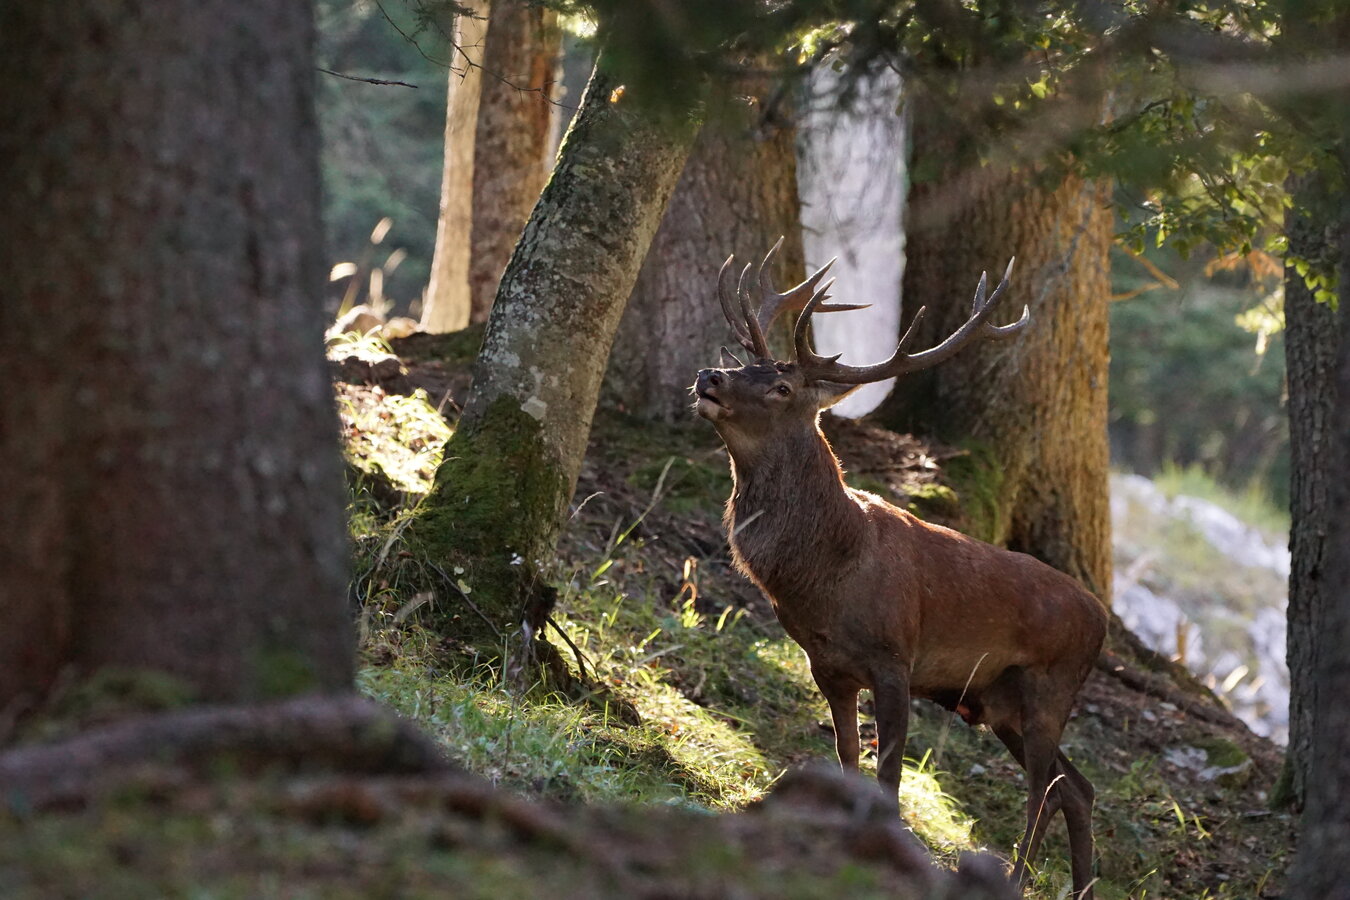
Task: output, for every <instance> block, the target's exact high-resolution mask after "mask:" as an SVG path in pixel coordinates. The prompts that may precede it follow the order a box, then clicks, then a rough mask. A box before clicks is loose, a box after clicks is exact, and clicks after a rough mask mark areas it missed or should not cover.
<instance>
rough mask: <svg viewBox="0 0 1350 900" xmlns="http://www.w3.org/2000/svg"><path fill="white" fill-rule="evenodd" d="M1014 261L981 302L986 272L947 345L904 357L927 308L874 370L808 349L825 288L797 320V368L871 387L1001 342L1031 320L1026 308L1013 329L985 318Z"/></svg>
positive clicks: (815, 375) (822, 377) (826, 378)
mask: <svg viewBox="0 0 1350 900" xmlns="http://www.w3.org/2000/svg"><path fill="white" fill-rule="evenodd" d="M1014 262H1016V258H1015V257H1014V258H1013V259H1010V260H1008V268H1007V270H1006V271H1004V273H1003V280H1002V281H1000V282H999V283H998V287H996V288H994V293H992V294H990V295H989V296H988V298H986V297H985V292H986V290H987V289H988V282H989V278H988V273H987V272H985V273H981V275H980V284H979V286H978V287H977V288H976V289H975V300H974V302H973V304H972V307H973V309H972V312H971V315H970V318H969V319H967V320H966V321H965V324H963V325H962V326H961V327H960V328H958V329H956V331H954V332H952V334H951V335H950V336H949V337H948V338H947V339H946V340H945V341H943V342H942V343H940V344H938V345H937V346H936V347H932V348H930V349H928V350H924V351H923V352H921V353H910V352H908V351H909V345H910V344H911V343H912V342H913V340H914V337H915V335H916V334H917V333H918V325H919V322H920V321H921V320H922V319H923V316H924V313H925V312H926V311H927V307H920V308H919V311H918V312H916V313H915V314H914V319H913V321H912V322H910V324H909V328H908V329H907V330H906V331H905V334H904V337H902V338H900V343H899V345H898V346H897V347H896V348H895V353H894V355H892V356H891V358H890V359H888V360H887V361H886V362H884V363H878V364H876V365H873V366H848V365H844V364H842V363H840V362H838V361H837V360H838V359H839V357H838V356H837V355H836V356H829V357H826V356H817V355H816V353H815V351H814V350H812V349H811V336H810V323H811V313H813V312H815V311H816V310H817V309H818V308H820V306H819V305H820V303H821V302H823V301H824V300H826V299H827V297H828V295H827V294H826V291H827V290H828V289H829V285H828V284H827V285H825V286H824V287H823V288H821V289H820V290H818V291H816V292H815V293H814V294H813V295H812V296H811V299H810V300H808V301H807V303H806V306H805V308H804V309H803V310H802V314H801V315H800V316H798V317H797V326H796V328H795V329H794V331H793V340H794V343H795V344H796V346H797V364H798V365H799V366H801V367H802V368H803V369H805V370H806V371H807V374H808V376H809V377H811V378H814V379H817V380H819V381H834V382H838V383H840V384H870V383H871V382H873V381H882V380H884V379H887V378H894V377H895V376H897V375H906V374H908V373H910V372H917V371H919V370H920V369H926V368H928V367H929V366H935V365H937V364H938V363H940V362H942V361H943V360H945V359H947V358H949V357H951V356H952V355H953V354H955V353H956V352H957V351H958V350H960V349H961V348H962V347H963V346H965V345H966V344H967V343H970V342H971V341H973V340H976V339H979V340H986V339H993V340H1000V339H1003V338H1007V337H1011V336H1012V335H1014V334H1016V333H1017V332H1019V331H1021V330H1022V329H1023V328H1025V327H1026V325H1027V323H1028V322H1030V321H1031V309H1030V308H1029V307H1026V306H1023V307H1022V317H1021V318H1020V319H1018V320H1017V321H1016V322H1013V323H1012V324H1011V325H993V324H991V323H990V322H989V317H990V315H992V314H993V312H994V306H995V304H997V302H998V298H999V297H1000V296H1001V295H1002V294H1003V290H1004V288H1006V287H1007V286H1008V279H1009V278H1010V277H1012V270H1013V263H1014ZM836 308H840V307H836Z"/></svg>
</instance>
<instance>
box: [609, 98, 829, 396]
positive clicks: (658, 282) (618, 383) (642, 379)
mask: <svg viewBox="0 0 1350 900" xmlns="http://www.w3.org/2000/svg"><path fill="white" fill-rule="evenodd" d="M755 87H757V88H758V93H759V94H760V95H763V94H764V93H766V91H765V88H766V87H767V86H766V85H763V84H761V85H757V86H755ZM759 109H760V107H759V106H758V105H752V106H749V107H741V108H740V109H737V110H728V111H726V114H725V115H724V116H722V117H720V118H719V119H716V120H713V121H710V122H709V123H708V125H707V126H705V127H704V129H703V131H702V132H701V133H700V135H699V138H698V141H697V142H696V143H695V145H694V150H693V152H692V153H691V154H690V156H689V160H688V162H687V163H686V164H685V167H684V172H683V174H682V175H681V176H680V181H679V184H678V185H677V186H676V188H675V193H674V195H673V196H672V197H671V200H670V208H669V209H668V210H667V211H666V215H665V218H664V219H662V221H661V227H660V229H658V230H657V232H656V238H655V239H654V240H653V241H652V246H651V249H650V250H649V251H647V258H646V259H645V260H643V263H642V271H641V273H640V274H639V275H638V280H637V285H636V286H635V287H634V288H633V296H632V297H631V298H630V299H629V301H628V307H627V309H626V310H625V311H624V315H623V320H622V322H621V323H620V325H619V336H618V338H617V339H616V340H615V342H614V350H613V351H612V353H611V354H610V363H609V371H608V373H607V375H606V391H607V394H609V395H610V396H612V397H613V399H614V402H615V403H617V404H618V405H620V406H622V407H623V408H624V409H625V410H627V411H629V412H632V413H635V414H637V415H640V416H643V417H645V418H650V419H657V420H662V421H666V422H674V421H679V420H681V419H685V418H688V416H689V385H690V384H692V383H693V379H694V374H695V373H696V372H697V371H698V370H699V369H701V368H704V367H706V366H709V365H714V364H717V359H718V347H719V345H722V344H729V345H731V346H732V347H733V348H735V341H734V340H733V338H732V335H731V331H730V326H728V325H727V321H726V318H725V317H724V316H723V315H722V308H721V306H720V305H719V304H718V303H717V300H716V294H715V287H714V286H715V284H716V282H717V272H718V269H719V268H721V266H722V263H723V261H724V260H725V259H726V258H727V255H728V254H732V253H734V254H735V255H736V258H737V261H738V263H741V264H744V263H746V262H751V261H755V262H757V261H758V260H760V259H762V258H763V256H764V254H765V253H766V252H768V250H769V248H770V247H772V246H773V244H774V242H775V241H777V240H778V238H779V237H780V236H784V237H786V240H785V241H784V243H783V248H782V250H780V251H779V253H778V257H777V259H776V260H775V264H774V267H773V278H774V284H775V285H777V286H778V288H779V290H784V289H785V288H786V287H787V286H789V285H794V284H797V283H799V282H800V281H801V280H802V279H803V278H804V277H805V272H804V269H805V263H804V261H803V257H802V234H801V216H800V204H799V202H798V200H797V162H796V152H795V149H794V141H795V137H796V129H795V128H793V127H792V125H791V124H790V123H789V122H786V121H782V120H781V119H780V120H779V121H776V122H762V121H760V120H761V116H760V114H759Z"/></svg>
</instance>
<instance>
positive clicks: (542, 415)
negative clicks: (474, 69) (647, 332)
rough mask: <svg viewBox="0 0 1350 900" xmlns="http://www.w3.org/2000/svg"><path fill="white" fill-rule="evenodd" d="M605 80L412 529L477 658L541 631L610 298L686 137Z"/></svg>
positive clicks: (605, 348)
mask: <svg viewBox="0 0 1350 900" xmlns="http://www.w3.org/2000/svg"><path fill="white" fill-rule="evenodd" d="M616 86H617V85H616V83H615V82H614V81H613V79H612V78H611V77H609V76H608V75H607V74H606V73H605V71H604V64H603V60H602V61H601V64H600V66H599V67H598V68H597V70H596V73H595V75H594V76H593V77H592V79H591V83H590V85H589V87H588V88H587V91H586V95H585V97H584V98H583V100H582V108H581V112H580V114H579V115H578V117H577V120H576V122H575V123H574V124H573V126H572V129H571V131H570V132H569V134H568V137H567V140H566V142H565V143H564V146H563V149H562V152H561V155H560V157H559V161H558V166H557V168H556V169H555V171H554V174H553V178H552V179H551V180H550V181H549V183H548V186H547V187H546V188H545V190H544V194H543V196H542V197H541V198H540V200H539V203H538V204H537V205H536V206H535V209H534V213H533V214H532V215H531V217H530V221H529V223H528V224H527V225H526V227H525V232H524V234H523V235H522V237H521V240H520V242H519V244H518V245H517V247H516V250H515V253H514V254H513V255H512V257H511V262H510V263H509V264H508V265H507V268H506V272H505V274H504V275H503V277H502V282H501V286H500V288H499V289H498V291H497V300H496V303H495V304H494V306H493V309H492V315H491V317H490V318H489V320H488V327H487V333H486V335H485V336H484V340H483V348H482V351H481V352H480V353H479V356H478V359H477V361H476V362H475V364H474V370H473V391H472V393H471V394H470V397H469V401H468V403H467V405H466V407H465V410H464V414H463V416H462V418H461V419H460V424H459V428H458V430H457V431H456V432H455V436H454V438H453V439H452V440H451V441H450V443H449V444H448V445H447V446H446V450H445V459H446V461H445V463H443V464H442V466H441V469H440V471H439V472H438V473H437V476H436V486H435V489H434V490H433V492H432V494H431V495H430V496H429V497H428V498H427V499H426V501H424V503H423V504H422V506H421V510H420V516H419V519H418V520H417V522H416V523H415V524H414V525H413V532H412V537H413V540H414V542H415V543H416V544H418V545H420V548H421V550H422V552H423V553H425V554H426V555H427V557H428V558H429V559H431V560H433V561H435V562H437V563H438V564H442V565H445V566H448V567H453V569H454V570H455V571H456V573H459V570H463V572H462V578H460V579H459V580H460V582H461V583H460V584H459V585H456V589H455V592H456V593H459V594H460V595H461V597H462V600H460V601H458V602H459V603H460V605H462V606H468V605H470V603H471V604H472V605H473V606H474V607H476V611H475V614H474V615H467V614H466V615H464V616H463V617H461V618H460V623H461V624H460V625H457V626H454V629H455V636H456V637H458V638H460V639H462V640H465V641H467V642H469V643H473V644H475V645H476V646H478V647H479V649H480V650H481V651H482V652H484V653H487V654H488V655H496V654H497V653H499V652H500V650H501V646H502V641H503V639H504V638H503V636H508V637H509V636H510V635H512V634H513V633H515V632H517V631H518V629H519V627H520V623H521V622H522V620H523V621H524V622H525V623H526V626H527V627H526V639H527V640H526V646H532V645H533V644H534V642H532V641H531V640H530V639H531V638H532V637H533V636H535V635H537V634H538V633H539V632H540V631H541V630H542V628H543V625H544V618H545V617H546V616H547V613H548V592H547V591H546V590H541V588H540V587H539V578H540V570H541V569H542V568H543V567H544V566H545V565H547V563H548V560H549V559H550V558H551V556H552V553H553V549H554V546H555V542H556V539H557V535H558V531H559V528H560V527H561V524H562V517H563V513H564V512H565V511H566V508H567V503H568V501H569V500H570V499H571V496H572V492H573V491H574V490H575V487H576V479H577V474H578V472H579V470H580V467H581V460H582V456H583V454H584V452H585V449H586V441H587V438H588V436H589V434H590V425H591V417H592V415H593V414H594V409H595V402H596V398H597V395H598V393H599V389H600V380H601V376H602V375H603V373H604V367H605V360H606V359H607V358H608V356H609V350H610V345H611V343H612V342H613V339H614V333H615V331H616V329H617V328H618V325H619V318H620V315H621V314H622V312H623V306H624V302H625V301H626V300H627V299H628V295H629V294H630V293H631V291H632V288H633V283H634V281H635V280H636V278H637V274H638V269H639V267H640V266H641V263H642V259H643V257H644V256H645V255H646V253H647V248H648V246H649V245H650V244H651V240H652V236H653V235H654V234H655V232H656V229H657V225H658V224H659V222H660V219H661V215H662V213H663V212H664V210H665V206H666V203H667V201H668V199H669V197H670V194H671V192H672V191H673V190H674V188H675V182H676V180H677V178H678V177H679V173H680V169H681V168H682V167H683V164H684V160H685V158H686V156H687V155H688V153H689V149H690V147H691V146H692V143H693V140H694V136H695V132H696V127H695V125H694V124H693V119H692V117H691V116H689V115H683V116H669V117H657V116H656V115H655V114H654V113H651V112H648V111H646V110H645V109H644V108H643V107H641V106H639V105H638V104H637V103H636V102H634V99H633V98H631V97H629V98H624V97H622V96H621V95H620V94H618V93H616V92H615V87H616ZM466 589H467V591H466ZM455 602H456V601H452V605H454V603H455ZM446 624H447V625H448V624H449V619H448V617H447V620H446Z"/></svg>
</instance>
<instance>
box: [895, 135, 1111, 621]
mask: <svg viewBox="0 0 1350 900" xmlns="http://www.w3.org/2000/svg"><path fill="white" fill-rule="evenodd" d="M951 139H952V136H951V135H950V134H949V133H943V134H936V133H934V129H932V128H931V127H926V125H925V123H924V122H923V120H922V119H920V120H919V121H916V123H915V137H914V166H915V167H916V168H919V167H921V166H925V165H930V164H933V163H937V164H938V165H939V166H940V165H941V161H943V160H947V159H952V158H955V156H956V149H955V147H953V146H951V145H950V144H949V141H950V140H951ZM945 176H946V177H943V178H941V179H938V180H935V181H929V182H925V183H921V184H916V185H915V186H914V188H913V192H912V194H911V199H910V212H909V214H908V221H909V222H910V223H911V224H910V226H909V229H908V232H907V234H906V255H907V262H906V267H905V277H904V300H905V316H904V320H903V321H902V323H901V330H902V331H903V330H904V328H906V327H908V324H909V321H910V320H911V319H912V318H913V315H914V312H915V311H916V310H917V309H918V307H920V306H922V305H926V306H927V307H928V315H927V316H926V317H925V318H924V320H923V322H922V324H921V326H920V331H919V335H918V338H917V340H916V341H915V343H914V346H915V347H919V348H926V347H930V346H932V345H933V344H935V343H937V342H938V341H940V340H941V339H942V338H944V337H946V336H947V335H948V334H951V333H952V331H954V330H955V329H956V328H957V326H958V325H959V324H960V323H961V322H962V321H964V320H965V319H966V318H967V317H968V316H969V315H970V298H971V297H972V296H973V294H974V291H975V285H976V281H977V280H978V278H979V276H980V272H981V271H984V270H989V272H990V277H991V278H992V279H993V280H994V281H995V282H997V280H998V278H999V276H1000V275H1001V274H1002V272H1003V267H1004V266H1005V265H1006V264H1007V261H1008V258H1009V257H1011V256H1016V257H1017V267H1016V269H1015V271H1014V273H1013V280H1012V284H1011V285H1010V286H1009V289H1008V296H1007V297H1006V298H1005V300H1004V301H1003V305H1004V309H1005V312H1004V313H1003V314H1002V315H1001V316H996V319H997V320H998V322H1000V323H1002V322H1007V321H1011V320H1012V319H1014V318H1015V317H1016V316H1017V315H1018V313H1019V312H1020V310H1021V308H1022V306H1023V304H1026V305H1029V306H1030V307H1031V315H1032V324H1031V325H1030V326H1029V327H1028V328H1026V329H1025V330H1023V331H1022V332H1021V333H1020V334H1019V335H1018V336H1017V337H1016V338H1015V339H1012V340H1009V341H1004V342H984V343H980V344H976V345H973V346H970V347H967V348H966V349H964V350H962V351H961V353H959V354H957V356H956V357H954V358H953V359H951V360H948V361H947V362H945V363H943V364H942V365H940V366H938V367H936V368H934V369H931V370H929V371H927V372H924V373H920V374H919V375H915V376H910V377H909V378H906V379H901V381H900V382H899V383H898V384H897V385H896V388H895V390H894V392H893V393H892V394H891V396H890V397H889V398H888V399H887V400H886V401H885V402H884V403H883V405H882V407H881V408H880V409H879V410H878V412H877V414H876V415H877V417H878V418H879V419H881V420H882V421H884V422H886V423H887V424H890V425H892V426H893V427H902V428H906V429H909V430H912V431H920V432H925V433H931V434H933V435H935V436H937V437H939V438H941V439H942V440H944V441H946V442H948V443H953V444H956V445H958V446H962V447H965V448H967V449H969V450H970V452H971V456H970V457H968V458H966V459H963V460H953V463H954V464H955V468H954V471H956V472H957V473H960V471H961V469H962V468H963V467H964V468H965V469H966V470H967V474H969V476H970V477H969V479H968V480H966V483H965V484H964V485H963V486H964V487H965V488H966V491H965V495H964V496H963V497H962V500H963V501H964V505H965V508H966V509H967V511H972V510H973V511H974V519H973V524H974V526H975V528H974V530H975V531H976V532H977V536H978V537H981V538H983V539H985V540H988V541H992V542H994V543H1002V544H1006V545H1007V546H1009V547H1011V548H1012V549H1015V550H1021V551H1023V552H1026V553H1030V554H1031V555H1033V556H1035V557H1037V558H1039V559H1042V560H1044V561H1045V562H1048V563H1049V564H1050V565H1052V566H1054V567H1055V568H1057V569H1060V570H1062V571H1064V572H1068V573H1069V574H1070V575H1073V576H1074V577H1075V578H1077V579H1079V580H1080V581H1082V582H1083V584H1084V585H1086V586H1087V588H1088V589H1089V590H1091V591H1092V592H1093V593H1095V594H1096V595H1097V596H1098V597H1100V598H1101V599H1102V600H1103V601H1104V602H1109V599H1110V592H1111V521H1110V510H1109V506H1108V487H1107V475H1108V465H1109V459H1108V457H1109V449H1108V444H1107V432H1106V382H1107V363H1108V359H1109V354H1108V349H1107V318H1108V315H1107V314H1108V302H1109V284H1108V277H1107V276H1108V265H1109V263H1108V255H1107V254H1108V251H1109V249H1110V243H1111V211H1110V208H1109V206H1108V193H1107V190H1106V186H1105V185H1102V184H1098V183H1094V182H1090V181H1084V180H1082V179H1079V178H1076V177H1071V178H1068V179H1067V180H1065V181H1064V182H1063V183H1062V184H1060V185H1059V186H1057V187H1055V188H1053V189H1048V188H1045V187H1042V186H1040V185H1038V184H1037V183H1036V180H1035V176H1034V174H1028V173H1023V174H1021V175H1017V174H1015V173H1012V172H1010V171H1008V170H1007V169H1002V170H1000V169H998V168H996V167H989V168H985V169H980V170H975V171H965V172H961V171H952V170H951V169H950V168H949V169H948V171H946V172H945Z"/></svg>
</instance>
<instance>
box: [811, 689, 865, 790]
mask: <svg viewBox="0 0 1350 900" xmlns="http://www.w3.org/2000/svg"><path fill="white" fill-rule="evenodd" d="M812 674H813V675H814V676H815V679H816V686H817V687H819V688H820V692H821V693H822V694H824V695H825V702H826V703H828V704H830V720H831V721H832V722H833V723H834V751H835V753H837V754H839V765H840V766H842V767H843V768H844V769H847V770H849V771H854V772H856V771H857V770H858V689H857V688H856V687H853V686H851V685H846V684H840V683H837V682H835V681H833V680H832V679H829V678H823V677H821V676H820V675H818V674H815V673H814V672H813V673H812Z"/></svg>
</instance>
